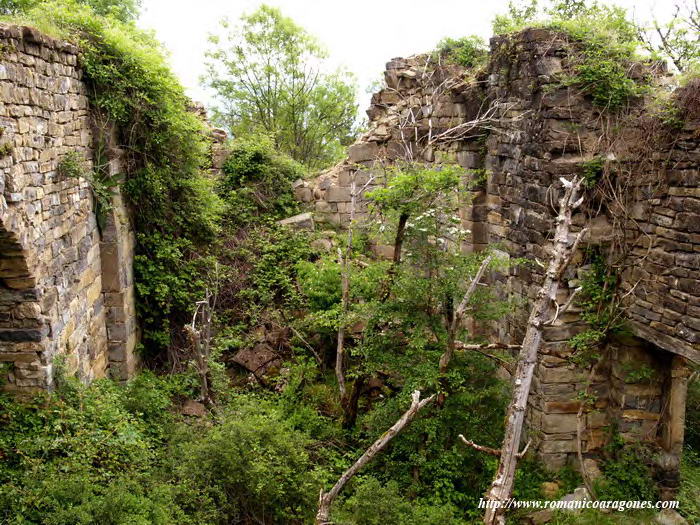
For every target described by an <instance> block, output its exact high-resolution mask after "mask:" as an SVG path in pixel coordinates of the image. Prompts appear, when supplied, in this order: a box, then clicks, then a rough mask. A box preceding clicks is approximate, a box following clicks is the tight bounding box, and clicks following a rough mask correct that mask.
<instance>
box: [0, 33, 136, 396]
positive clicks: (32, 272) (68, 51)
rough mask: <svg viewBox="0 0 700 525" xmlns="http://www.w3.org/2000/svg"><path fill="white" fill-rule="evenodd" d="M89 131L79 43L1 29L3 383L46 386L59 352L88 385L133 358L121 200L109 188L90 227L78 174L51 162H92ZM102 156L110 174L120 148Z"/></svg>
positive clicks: (125, 373)
mask: <svg viewBox="0 0 700 525" xmlns="http://www.w3.org/2000/svg"><path fill="white" fill-rule="evenodd" d="M94 127H95V121H94V119H93V115H92V113H91V110H90V108H89V105H88V98H87V87H86V85H85V84H84V82H83V80H82V72H81V70H80V67H79V65H78V49H77V48H76V47H75V46H73V45H71V44H68V43H66V42H62V41H58V40H55V39H52V38H48V37H46V36H44V35H42V34H40V33H38V32H37V31H36V30H34V29H32V28H28V27H17V26H4V25H0V133H2V136H1V137H0V152H1V154H2V158H0V362H2V363H6V364H8V365H9V369H8V371H7V372H6V373H4V374H3V375H4V376H5V377H3V378H2V379H3V380H4V381H3V382H4V385H3V388H5V389H10V390H19V391H27V390H34V389H46V388H50V387H51V386H52V383H53V377H54V370H53V368H54V365H55V363H56V361H55V359H56V357H58V356H63V357H64V358H65V363H66V367H67V370H68V372H69V373H72V372H75V373H77V375H78V376H79V377H80V378H82V379H83V380H86V381H89V380H92V379H93V378H98V377H104V376H106V375H107V374H110V375H111V376H113V377H115V378H118V379H126V378H127V377H129V376H130V375H131V374H132V373H133V371H134V369H135V367H136V365H137V359H136V355H135V352H134V350H135V347H136V344H137V339H138V329H137V326H136V322H135V307H134V286H133V271H132V260H133V251H134V243H135V236H134V233H133V230H132V228H131V225H130V221H129V217H128V213H127V209H126V206H125V205H124V203H123V201H122V198H121V195H120V194H119V192H118V190H116V191H115V194H114V195H113V199H112V209H111V210H110V211H109V212H108V213H107V216H106V217H105V221H104V226H103V228H102V231H99V229H98V224H97V220H96V216H95V207H94V203H93V199H92V196H91V188H90V185H89V183H88V181H87V180H86V179H85V178H83V177H77V176H71V175H70V174H65V173H61V170H60V169H59V164H60V163H61V160H62V159H65V158H67V156H70V155H76V154H77V155H76V157H79V158H84V159H85V161H86V162H85V169H87V170H92V169H94V163H95V162H96V158H95V157H96V152H95V147H96V135H97V134H98V133H96V132H95V129H94ZM102 132H103V130H100V133H102ZM107 146H109V144H107ZM106 153H107V159H100V160H99V161H100V162H107V163H108V165H109V166H108V169H109V171H110V173H112V174H116V173H119V172H120V166H119V151H118V150H116V149H113V148H111V149H110V148H109V147H107V152H106Z"/></svg>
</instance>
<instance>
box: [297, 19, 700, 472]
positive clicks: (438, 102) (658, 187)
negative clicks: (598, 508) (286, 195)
mask: <svg viewBox="0 0 700 525" xmlns="http://www.w3.org/2000/svg"><path fill="white" fill-rule="evenodd" d="M575 46H576V44H575V43H573V42H570V41H568V39H567V38H566V37H565V36H564V35H562V34H558V33H556V32H552V31H548V30H541V29H530V30H526V31H524V32H522V33H520V34H517V35H514V36H510V37H503V38H494V39H493V40H492V42H491V52H490V56H489V61H488V65H487V66H486V68H485V69H484V70H482V71H480V72H478V73H473V72H469V71H466V70H464V69H463V68H460V67H458V66H449V65H444V64H443V65H440V66H438V67H435V65H434V64H435V62H434V59H432V58H430V57H427V56H417V57H411V58H408V59H401V58H397V59H393V60H392V61H391V62H389V63H388V64H387V70H386V72H385V80H386V87H385V88H384V89H382V90H381V91H380V92H379V93H377V94H375V95H374V96H373V98H372V106H371V107H370V109H369V111H368V115H369V117H370V126H369V128H370V129H369V131H368V132H367V133H366V134H365V135H364V136H363V137H362V138H361V139H360V140H359V141H358V142H357V143H356V144H354V145H353V146H351V147H350V149H349V152H348V154H349V158H348V159H347V160H346V161H344V162H343V163H341V164H339V165H338V166H335V167H334V168H333V169H331V170H329V171H328V172H326V173H323V174H321V175H320V176H319V177H317V178H316V179H315V180H313V181H306V182H304V181H299V182H298V183H297V184H296V185H295V192H296V194H297V196H298V198H299V199H301V200H302V201H305V202H308V203H309V206H310V207H312V209H313V210H314V211H315V219H316V220H317V221H321V222H323V221H327V222H330V223H333V224H336V225H341V226H347V224H348V221H349V206H350V204H349V202H350V194H351V188H350V185H351V180H352V174H353V173H355V178H356V181H357V184H358V185H362V184H364V182H365V181H366V180H367V179H368V177H369V176H370V175H374V176H375V181H374V182H373V184H382V183H384V180H385V179H384V167H385V166H386V165H389V164H391V163H392V162H393V161H395V160H396V159H402V160H411V161H422V162H427V163H430V162H435V161H440V160H443V159H452V160H454V161H457V162H458V163H459V164H460V165H461V166H463V167H464V168H466V169H467V170H470V171H471V174H472V175H473V174H480V175H485V182H484V183H483V184H482V185H481V186H478V187H476V188H475V191H474V192H473V193H472V195H471V199H470V200H469V204H468V205H465V206H464V207H463V209H462V216H463V222H464V226H465V227H466V228H468V229H469V230H471V240H470V242H468V243H467V245H466V246H465V247H464V249H465V250H467V251H480V250H482V249H484V248H485V247H486V246H487V245H489V244H490V245H495V246H498V247H499V249H500V250H502V251H503V252H504V253H505V254H507V255H508V256H510V257H513V258H515V257H517V258H526V259H529V260H531V261H534V260H538V261H541V262H544V261H546V260H547V258H548V253H547V246H548V240H549V239H550V238H551V235H552V233H553V224H554V217H555V206H556V202H557V198H558V194H559V192H560V191H561V189H560V188H561V184H560V183H559V178H560V177H565V178H571V177H573V176H575V175H580V174H582V173H583V171H584V169H585V167H586V165H587V163H588V162H589V161H591V160H593V159H602V160H603V161H604V162H603V164H604V166H605V168H604V170H605V173H606V174H605V175H604V181H603V182H601V183H599V185H598V190H596V191H593V190H591V191H589V192H587V195H588V202H587V206H586V207H585V209H584V210H583V211H581V212H580V213H578V214H577V215H576V216H575V217H574V228H573V231H574V233H576V232H577V231H580V229H581V228H582V227H584V226H586V227H588V228H589V233H588V234H587V236H586V239H585V240H586V243H585V244H586V245H587V246H589V247H591V246H593V247H598V249H599V250H600V251H601V253H604V254H608V255H610V254H615V256H616V257H618V258H620V257H621V258H623V259H624V261H623V263H622V264H621V266H622V267H623V268H625V270H624V271H623V272H622V274H621V276H620V281H621V283H620V289H621V291H622V293H623V294H625V295H626V301H625V307H626V308H625V312H626V316H627V327H628V328H629V329H630V330H631V331H632V333H633V334H634V335H633V336H628V337H624V338H620V339H619V340H615V341H612V342H611V343H610V344H609V347H608V348H606V349H603V352H602V353H603V354H604V355H606V356H607V357H606V359H605V360H604V361H603V362H602V363H601V364H600V365H599V366H598V367H597V369H596V370H595V373H594V374H593V375H592V376H591V377H590V381H591V390H592V392H593V393H595V394H597V401H596V406H595V407H594V408H592V409H586V410H584V412H583V415H582V417H583V419H584V432H583V435H582V446H583V450H584V452H585V454H587V455H594V454H595V452H596V451H597V450H598V449H599V448H600V447H601V446H602V445H603V444H604V442H605V440H606V439H607V436H608V435H609V430H610V428H611V427H613V426H617V427H618V428H619V430H620V432H621V433H622V435H623V437H626V438H628V439H646V440H650V441H656V442H658V443H660V444H662V445H663V446H664V448H665V449H666V450H669V451H670V450H675V451H676V452H678V451H679V443H682V431H683V429H682V426H683V421H682V419H683V418H682V416H680V417H679V414H680V413H682V406H683V404H684V396H685V394H684V388H685V387H684V385H685V383H684V381H685V379H684V378H685V376H686V375H687V367H686V366H685V363H686V361H685V360H686V359H690V360H693V361H695V362H700V310H698V307H699V306H700V288H699V284H700V264H699V261H698V257H700V236H699V234H700V214H699V213H700V208H698V206H699V205H700V176H699V175H698V168H699V167H700V144H699V142H698V141H699V140H700V133H698V129H700V121H698V120H694V119H693V118H686V121H685V125H684V128H683V129H680V130H678V129H676V130H672V131H668V130H661V129H657V130H656V131H658V134H656V133H655V132H654V133H652V131H651V129H650V128H648V126H649V125H650V120H645V119H644V114H645V113H646V108H645V106H644V104H645V101H644V100H639V101H637V102H635V103H634V104H633V105H632V107H631V108H629V111H627V112H626V113H625V115H626V116H625V117H623V118H622V119H620V118H619V117H616V116H615V115H614V114H611V113H607V112H605V111H601V110H599V109H598V108H595V107H594V106H593V104H592V103H591V101H590V99H589V98H588V97H586V96H585V95H584V94H582V93H581V92H580V91H579V90H577V89H576V88H575V87H566V86H563V85H562V83H561V82H560V79H561V75H562V74H564V73H566V71H567V70H568V69H569V68H570V67H571V62H570V59H569V57H571V56H574V54H573V53H572V50H575ZM431 60H432V65H431ZM629 71H630V74H631V75H632V76H634V77H636V78H641V77H642V76H644V75H649V76H652V77H655V78H656V79H657V80H656V82H658V83H663V82H665V81H666V76H665V72H664V69H663V68H662V67H660V66H659V64H632V65H630V68H629ZM686 117H687V115H686ZM478 119H481V120H482V122H481V124H482V125H480V126H474V125H473V123H474V121H475V120H478ZM613 127H615V128H623V131H617V132H615V133H611V132H610V129H611V128H613ZM608 187H609V189H610V191H612V192H613V195H612V196H611V195H609V193H610V191H607V188H608ZM370 189H371V188H370ZM613 190H614V191H613ZM604 195H607V197H606V198H603V196H604ZM611 197H612V198H611ZM366 204H367V203H366V202H365V201H364V199H362V197H361V196H360V201H359V205H358V212H359V215H358V219H359V220H360V221H362V220H365V219H366V218H367V208H366ZM385 251H386V250H384V249H382V247H381V246H378V247H377V252H378V253H379V254H382V253H384V252H385ZM584 264H585V258H584V251H583V250H581V252H580V253H578V254H577V256H576V258H575V260H574V261H573V264H572V265H571V266H570V268H569V269H568V271H567V274H566V275H565V278H564V281H563V286H562V287H561V289H560V290H559V293H558V300H559V302H560V304H564V303H565V302H566V301H567V300H568V298H570V297H571V294H572V293H573V291H574V290H575V289H576V288H577V287H578V286H579V284H580V282H581V278H582V276H583V274H584V273H585V271H586V268H585V266H584ZM541 279H542V269H541V267H540V266H538V265H537V264H520V265H514V266H512V267H511V268H510V270H509V271H508V272H507V273H505V274H495V273H494V274H492V275H491V277H490V281H491V285H492V286H493V287H495V288H496V289H497V290H499V293H500V294H501V296H502V297H504V298H509V299H517V300H518V301H516V302H517V303H519V304H521V305H522V306H521V307H519V308H517V309H516V310H515V311H514V312H513V313H512V314H510V315H509V316H508V318H507V319H506V320H505V322H499V323H497V324H494V325H492V326H482V327H480V330H481V331H482V333H484V334H487V335H489V337H490V338H491V339H492V340H494V341H496V340H497V341H501V342H504V343H519V342H520V341H521V340H522V337H523V334H524V329H525V325H526V320H527V317H528V313H529V307H528V305H529V304H531V302H532V300H533V299H534V297H535V294H536V292H537V290H538V288H539V284H540V282H541ZM585 329H586V325H585V323H583V322H582V321H581V319H580V311H578V310H577V309H576V308H575V307H574V308H572V309H570V310H569V311H568V312H566V313H565V314H563V315H562V316H561V317H560V319H559V320H558V321H557V322H556V323H554V325H552V326H548V327H546V328H545V333H544V342H543V345H542V349H541V352H540V356H539V363H538V366H537V368H536V375H535V378H534V383H533V391H532V394H531V399H530V406H529V409H528V421H529V437H530V438H532V439H533V446H534V449H535V450H537V452H538V454H539V455H540V457H541V458H542V459H543V460H545V462H546V463H547V464H548V465H549V466H550V467H552V468H557V467H561V466H563V465H564V464H566V463H567V462H568V461H570V460H572V459H573V458H574V456H575V451H576V447H577V414H578V412H579V408H580V404H579V401H578V400H577V395H578V393H579V392H581V391H582V390H584V389H585V388H586V384H587V383H588V380H589V375H588V372H587V371H585V370H581V369H579V368H578V367H577V366H576V365H575V364H574V360H572V359H571V358H572V356H573V353H574V352H573V350H572V349H571V347H570V346H569V344H568V341H569V340H570V339H571V337H572V336H574V335H575V334H577V333H579V332H581V331H582V330H585ZM630 363H634V364H638V365H641V364H645V365H646V366H648V369H649V370H651V372H649V373H648V374H647V375H643V376H640V373H639V371H637V372H634V371H633V370H631V369H628V368H627V367H628V365H629V364H630ZM640 377H641V379H640Z"/></svg>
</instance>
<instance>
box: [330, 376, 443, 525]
mask: <svg viewBox="0 0 700 525" xmlns="http://www.w3.org/2000/svg"><path fill="white" fill-rule="evenodd" d="M433 399H435V395H434V394H433V395H431V396H430V397H426V398H425V399H423V400H422V401H421V400H420V391H419V390H416V391H415V392H413V394H412V396H411V406H410V407H409V408H408V410H406V412H404V413H403V415H402V416H401V417H400V418H399V420H398V421H397V422H396V423H394V425H393V426H392V427H391V428H390V429H389V430H387V431H386V432H384V433H383V434H382V435H381V436H380V437H379V439H377V440H376V441H375V442H374V443H372V446H370V447H369V448H368V449H367V450H366V451H365V452H364V454H362V456H360V459H358V460H357V461H356V462H355V464H354V465H352V466H351V467H350V468H349V469H347V470H346V471H345V472H343V474H342V476H340V478H339V479H338V481H337V482H336V484H335V485H333V488H332V489H331V490H329V491H328V492H324V491H323V489H321V493H320V495H319V499H318V512H317V513H316V525H330V524H331V521H330V510H331V505H332V504H333V501H334V500H335V498H336V496H338V494H339V493H340V491H341V490H343V487H344V486H345V485H346V484H347V482H348V481H350V480H351V479H352V477H353V476H354V475H355V474H357V472H358V471H359V470H360V469H361V468H362V467H364V466H365V465H366V464H367V463H369V462H370V461H371V460H372V459H373V458H374V456H376V455H377V454H378V453H379V452H381V451H382V450H383V449H384V448H385V447H386V446H387V445H388V444H389V442H390V441H391V440H392V439H393V438H394V437H396V435H397V434H398V433H399V432H401V431H402V430H403V429H404V427H406V425H408V424H409V423H410V422H411V421H412V420H413V418H414V417H415V416H416V414H418V412H419V411H420V410H421V409H422V408H423V407H424V406H425V405H427V404H428V403H430V402H432V400H433Z"/></svg>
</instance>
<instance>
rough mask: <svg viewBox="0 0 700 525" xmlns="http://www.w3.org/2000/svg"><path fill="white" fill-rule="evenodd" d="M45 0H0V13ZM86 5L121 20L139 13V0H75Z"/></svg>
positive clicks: (100, 13) (97, 11)
mask: <svg viewBox="0 0 700 525" xmlns="http://www.w3.org/2000/svg"><path fill="white" fill-rule="evenodd" d="M45 1H46V0H0V14H4V15H14V14H18V13H22V12H24V11H27V10H28V9H30V8H32V7H35V6H37V5H39V4H41V3H43V2H45ZM76 1H77V2H78V3H80V4H84V5H88V6H90V7H92V9H93V10H94V11H95V13H97V14H98V15H102V16H112V17H114V18H116V19H118V20H121V21H122V22H127V21H129V20H135V19H136V18H138V15H139V8H140V7H141V0H76Z"/></svg>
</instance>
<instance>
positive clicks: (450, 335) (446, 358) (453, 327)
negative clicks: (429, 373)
mask: <svg viewBox="0 0 700 525" xmlns="http://www.w3.org/2000/svg"><path fill="white" fill-rule="evenodd" d="M492 259H493V256H491V255H489V256H487V257H486V258H485V259H484V260H483V261H482V262H481V266H479V270H478V271H477V272H476V275H475V276H474V278H473V279H472V282H471V284H470V285H469V288H467V291H466V292H465V293H464V297H462V301H461V302H460V303H459V306H458V307H457V309H456V310H455V311H454V313H453V314H452V319H451V320H450V326H449V328H448V331H447V348H446V349H445V352H444V353H443V354H442V356H441V357H440V373H441V374H444V373H445V372H447V367H448V366H449V364H450V361H451V360H452V357H453V356H454V353H455V337H456V336H457V330H459V327H460V325H461V323H462V320H463V318H464V313H465V311H466V309H467V306H468V305H469V301H470V300H471V298H472V295H474V291H475V290H476V286H477V284H479V281H481V279H482V277H483V276H484V273H485V272H486V268H488V265H489V264H490V263H491V260H492Z"/></svg>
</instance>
